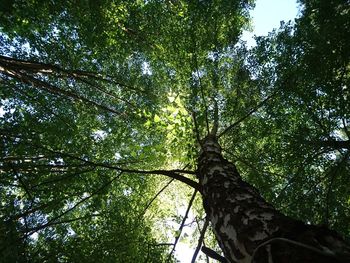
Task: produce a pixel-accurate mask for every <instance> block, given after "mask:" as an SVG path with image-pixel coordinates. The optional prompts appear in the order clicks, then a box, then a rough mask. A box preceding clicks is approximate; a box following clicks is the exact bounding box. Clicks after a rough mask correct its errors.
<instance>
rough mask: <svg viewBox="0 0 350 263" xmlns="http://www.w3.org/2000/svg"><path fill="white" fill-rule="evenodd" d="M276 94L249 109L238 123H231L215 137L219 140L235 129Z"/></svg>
mask: <svg viewBox="0 0 350 263" xmlns="http://www.w3.org/2000/svg"><path fill="white" fill-rule="evenodd" d="M275 94H276V93H274V94H272V95H270V96H268V97H267V98H265V99H264V100H263V101H261V102H260V103H259V104H258V105H257V106H256V107H255V108H253V109H251V110H250V111H249V112H248V113H247V114H246V115H244V116H243V117H242V118H240V119H239V120H238V121H236V122H234V123H232V124H231V125H229V126H228V127H226V128H225V129H224V130H223V131H222V132H221V133H220V134H219V135H218V136H217V137H218V138H220V137H221V136H223V135H225V134H226V133H227V132H229V131H230V130H231V129H233V128H235V127H236V126H237V125H239V124H240V123H241V122H242V121H244V120H245V119H247V118H248V117H249V116H250V115H252V114H253V113H255V112H256V111H258V110H259V109H260V108H261V107H262V106H264V105H265V104H266V102H267V101H269V100H270V99H271V98H272V97H273V96H274V95H275Z"/></svg>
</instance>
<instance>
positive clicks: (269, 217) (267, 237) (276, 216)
mask: <svg viewBox="0 0 350 263" xmlns="http://www.w3.org/2000/svg"><path fill="white" fill-rule="evenodd" d="M198 177H199V182H200V185H201V193H202V198H203V204H204V208H205V211H206V213H207V215H208V217H209V220H210V222H211V224H212V227H213V230H214V233H215V235H216V238H217V240H218V243H219V245H220V247H221V249H222V251H223V253H224V256H225V258H226V259H227V261H228V262H245V263H248V262H268V263H272V262H289V263H290V262H298V263H300V262H350V249H349V246H348V244H346V242H345V241H344V240H343V239H342V238H341V237H340V236H339V235H338V234H337V233H335V232H334V231H331V230H329V229H327V228H325V227H318V226H312V225H306V224H304V223H302V222H300V221H297V220H294V219H292V218H289V217H287V216H285V215H283V214H282V213H280V212H278V211H277V210H276V209H275V208H274V207H273V206H272V205H271V204H269V203H267V202H266V201H265V200H264V199H263V198H262V197H261V196H260V194H259V192H258V191H257V190H256V189H255V188H254V187H253V186H252V185H250V184H248V183H246V182H244V181H243V180H242V179H241V176H240V175H239V173H238V171H237V169H236V167H235V166H234V164H233V163H231V162H229V161H228V160H226V159H225V158H223V156H222V154H221V148H220V145H219V144H218V141H217V139H216V137H215V136H214V135H209V136H207V137H206V138H205V139H204V140H203V141H202V153H201V155H200V158H199V167H198ZM253 255H254V256H253Z"/></svg>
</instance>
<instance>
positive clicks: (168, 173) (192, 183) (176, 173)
mask: <svg viewBox="0 0 350 263" xmlns="http://www.w3.org/2000/svg"><path fill="white" fill-rule="evenodd" d="M42 148H44V147H42ZM44 149H46V150H48V151H50V152H54V153H57V154H61V155H65V156H68V157H70V158H73V159H76V160H80V161H82V162H84V163H87V164H90V165H92V166H97V167H103V168H108V169H112V170H117V171H120V172H124V173H136V174H159V175H165V176H168V177H170V178H174V179H176V180H178V181H180V182H183V183H185V184H187V185H189V186H191V187H192V188H194V189H196V190H198V191H199V190H200V186H199V184H198V183H197V182H195V181H193V180H191V179H190V178H187V177H185V176H183V175H180V174H179V173H187V174H192V175H195V174H196V172H194V171H188V170H178V169H175V170H150V171H143V170H134V169H127V168H121V167H118V166H114V165H110V164H106V163H95V162H92V161H88V160H85V159H83V158H80V157H77V156H74V155H71V154H67V153H63V152H55V151H53V150H50V149H47V148H44Z"/></svg>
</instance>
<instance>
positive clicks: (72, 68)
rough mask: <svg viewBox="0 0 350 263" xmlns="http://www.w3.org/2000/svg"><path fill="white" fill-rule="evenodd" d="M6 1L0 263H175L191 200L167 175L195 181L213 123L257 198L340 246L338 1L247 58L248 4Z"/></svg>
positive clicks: (346, 21)
mask: <svg viewBox="0 0 350 263" xmlns="http://www.w3.org/2000/svg"><path fill="white" fill-rule="evenodd" d="M4 2H5V3H4V5H2V6H1V9H0V25H1V26H0V29H1V32H0V43H1V45H0V79H1V82H0V87H1V89H0V98H1V100H0V108H1V114H0V136H1V140H0V151H1V154H0V200H1V201H0V202H1V203H0V217H1V221H0V224H1V225H0V255H1V256H0V261H1V260H2V262H28V261H30V262H82V261H83V262H90V261H91V262H164V261H166V260H173V259H172V257H171V256H169V254H170V252H171V249H172V246H171V244H170V243H171V242H173V240H174V239H175V240H176V242H177V238H178V237H179V235H180V234H181V233H180V232H181V231H176V230H177V228H178V224H180V223H181V221H182V220H183V217H184V213H185V210H186V205H187V203H188V202H189V200H190V199H191V196H192V193H193V190H191V189H190V188H189V187H188V186H187V185H185V184H183V183H175V182H174V181H173V179H169V178H168V177H171V178H175V179H180V181H182V182H185V183H186V182H187V183H188V180H189V181H191V182H194V181H195V180H196V179H195V177H194V175H193V174H194V171H195V170H196V162H197V159H196V158H197V156H198V151H199V147H198V139H201V138H203V136H205V134H206V133H207V132H208V130H209V129H210V128H211V127H212V126H213V124H214V122H215V121H217V120H215V118H214V117H215V116H216V110H217V111H218V112H217V113H218V116H219V120H218V121H219V127H220V129H219V134H220V142H221V144H222V147H223V149H224V154H225V156H226V157H227V158H229V159H230V160H232V161H234V162H235V163H236V164H237V166H238V168H239V170H240V171H241V173H242V175H243V176H244V178H245V179H246V180H248V181H249V182H251V183H252V184H254V185H255V186H256V187H257V189H259V191H260V192H261V193H262V195H263V196H264V197H265V198H267V199H268V200H269V201H270V202H272V203H273V204H274V205H275V206H276V207H277V208H278V209H280V210H281V211H283V212H284V213H286V214H287V215H290V216H293V217H295V218H299V219H301V220H303V221H305V222H309V223H313V224H325V225H328V226H330V227H331V228H333V229H336V230H337V231H339V232H340V233H341V234H342V235H343V236H345V237H349V236H350V232H349V231H350V220H349V218H350V209H349V204H350V192H349V191H350V190H349V189H350V187H349V168H350V167H349V150H350V141H349V134H350V131H349V129H350V128H349V123H350V107H349V105H350V102H349V98H350V94H349V85H350V83H349V80H350V50H349V48H348V47H349V43H350V41H349V38H350V6H349V3H348V1H347V0H332V1H322V0H312V1H300V4H301V14H300V17H299V18H298V19H297V20H296V21H295V23H292V22H290V23H285V24H283V25H282V26H281V28H279V29H278V30H275V31H273V32H271V33H270V34H269V35H268V36H266V37H258V38H257V46H256V47H254V48H252V49H251V50H248V49H247V48H246V47H245V46H244V43H241V42H239V36H240V33H241V32H242V30H243V29H244V28H247V27H248V25H249V10H250V8H251V7H252V6H253V1H249V0H242V1H231V0H215V1H206V0H204V1H194V0H193V1H192V0H190V1H181V0H179V1H170V0H169V1H109V0H104V1H4ZM97 3H98V4H97ZM179 176H180V177H179ZM184 178H185V179H184ZM186 178H187V179H188V180H187V181H186ZM194 183H195V182H194ZM165 188H166V189H165ZM163 189H165V190H163ZM192 213H193V215H194V216H193V217H194V218H195V219H196V220H194V221H195V223H192V224H191V225H192V226H194V227H195V228H197V230H196V232H195V234H194V236H193V239H192V240H191V243H192V244H193V243H196V242H197V240H196V239H197V238H198V236H199V230H198V229H200V228H202V227H203V224H204V220H203V219H204V217H205V216H204V215H203V210H202V208H201V202H200V199H199V198H198V197H197V198H196V199H194V203H193V206H192ZM174 222H175V223H176V224H175V223H174ZM196 222H197V224H196ZM189 238H190V237H189ZM206 241H207V243H209V244H210V245H211V246H214V243H213V242H214V241H213V239H212V236H210V234H207V236H206ZM176 242H175V243H176ZM169 244H170V246H169Z"/></svg>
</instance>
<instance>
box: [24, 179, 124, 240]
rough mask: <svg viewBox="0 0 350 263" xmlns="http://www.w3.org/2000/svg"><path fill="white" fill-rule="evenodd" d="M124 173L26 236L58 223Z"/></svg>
mask: <svg viewBox="0 0 350 263" xmlns="http://www.w3.org/2000/svg"><path fill="white" fill-rule="evenodd" d="M122 174H123V172H120V173H119V174H118V175H117V176H115V177H113V178H112V179H111V180H109V181H108V182H107V183H105V184H103V185H102V186H101V187H100V188H98V189H97V190H96V191H94V192H93V193H92V194H90V195H89V196H87V197H84V198H82V199H81V200H80V201H79V202H77V203H76V204H75V205H74V206H72V207H71V208H69V209H67V210H65V211H64V212H62V213H61V214H59V215H58V216H56V217H54V218H52V219H50V220H48V221H47V223H45V224H43V225H41V226H38V227H35V228H34V229H32V230H31V232H29V233H27V234H26V236H30V235H32V234H34V233H35V232H37V231H39V230H41V229H44V228H46V227H49V226H52V225H55V224H57V222H56V220H57V219H59V218H61V217H63V216H64V215H66V214H68V213H70V212H71V211H73V210H74V209H75V208H77V207H78V206H80V205H81V204H82V203H84V202H85V201H87V200H89V199H90V198H92V197H93V196H95V195H97V194H98V193H99V192H101V191H102V190H103V189H105V188H106V187H107V186H109V185H110V184H111V183H112V182H114V181H115V180H117V179H118V178H119V177H120V176H121V175H122Z"/></svg>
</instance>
